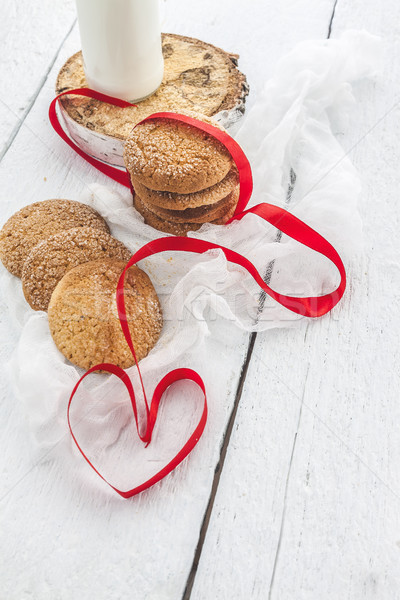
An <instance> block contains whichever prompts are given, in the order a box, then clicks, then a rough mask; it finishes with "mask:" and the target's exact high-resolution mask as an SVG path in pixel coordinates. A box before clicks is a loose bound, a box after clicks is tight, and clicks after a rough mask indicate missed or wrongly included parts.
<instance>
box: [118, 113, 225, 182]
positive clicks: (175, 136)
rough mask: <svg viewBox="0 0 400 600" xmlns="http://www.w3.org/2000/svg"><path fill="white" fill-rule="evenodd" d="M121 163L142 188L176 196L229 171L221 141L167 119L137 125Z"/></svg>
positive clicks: (221, 176)
mask: <svg viewBox="0 0 400 600" xmlns="http://www.w3.org/2000/svg"><path fill="white" fill-rule="evenodd" d="M124 160H125V165H126V168H127V170H128V172H129V174H130V175H131V177H133V178H135V180H137V181H139V182H140V183H142V184H143V185H144V186H146V187H148V188H150V189H151V190H158V191H164V192H165V191H167V192H176V193H179V194H191V193H194V192H198V191H199V190H203V189H204V188H209V187H211V186H213V185H215V184H216V183H218V182H219V181H222V180H223V179H224V178H225V177H226V175H227V174H228V172H229V171H230V169H231V168H232V158H231V156H230V154H229V152H228V151H227V150H226V148H225V147H224V146H223V145H222V144H221V142H219V141H218V140H216V139H215V138H214V137H212V136H211V135H209V134H207V133H205V132H204V131H201V130H199V129H197V128H195V127H193V126H191V125H186V124H185V123H182V122H179V121H173V120H170V119H157V121H145V122H143V123H139V125H137V126H136V127H135V128H134V129H133V131H132V133H131V134H130V136H129V137H128V139H127V141H126V143H125V149H124Z"/></svg>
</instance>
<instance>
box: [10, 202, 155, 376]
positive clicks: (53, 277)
mask: <svg viewBox="0 0 400 600" xmlns="http://www.w3.org/2000/svg"><path fill="white" fill-rule="evenodd" d="M130 257H131V253H130V252H129V250H128V249H127V248H126V247H125V246H124V245H123V244H122V243H121V242H120V241H119V240H117V239H115V238H113V237H112V236H111V235H110V233H109V228H108V225H107V223H106V222H105V221H104V219H103V218H102V217H101V216H100V215H99V214H98V213H97V212H96V211H95V210H93V209H92V208H90V207H89V206H87V205H86V204H81V203H80V202H75V201H73V200H45V201H44V202H35V203H34V204H31V205H29V206H26V207H25V208H23V209H21V210H20V211H18V212H17V213H15V214H14V215H13V216H12V217H10V219H9V220H8V221H7V222H6V223H5V225H4V226H3V228H2V230H1V232H0V259H1V261H2V262H3V264H4V266H5V267H6V268H7V269H8V270H9V271H10V272H11V273H12V274H13V275H16V276H17V277H21V279H22V287H23V292H24V295H25V298H26V300H27V302H28V303H29V305H30V306H31V307H32V308H34V309H35V310H45V311H46V310H48V316H49V325H50V331H51V334H52V336H53V339H54V341H55V343H56V346H57V347H58V349H59V350H60V351H61V352H62V353H63V354H64V356H66V357H67V358H68V359H69V360H70V361H71V362H73V363H74V364H76V365H78V366H79V367H82V368H85V369H88V368H90V367H91V366H93V365H94V364H98V363H101V362H113V363H115V364H118V365H119V366H121V367H122V368H127V367H129V366H131V365H132V364H133V363H134V359H133V356H132V354H131V352H130V350H129V347H128V345H127V343H126V341H125V338H124V335H123V333H122V329H121V326H120V323H119V320H118V317H117V308H116V301H115V295H116V288H117V283H118V279H119V276H120V275H121V273H122V271H123V268H124V267H125V265H126V263H127V261H128V260H129V259H130ZM125 282H126V283H125V297H126V312H127V319H128V322H129V325H130V329H131V335H132V339H133V343H134V345H135V348H136V355H137V357H138V360H140V359H141V358H144V356H146V355H147V354H148V352H149V351H150V350H151V348H152V347H153V346H154V344H155V343H156V341H157V339H158V336H159V334H160V331H161V327H162V316H161V309H160V305H159V302H158V298H157V295H156V292H155V290H154V288H153V286H152V284H151V281H150V279H149V278H148V276H147V275H146V274H145V273H143V271H141V270H140V269H138V267H131V268H130V269H129V271H128V273H127V275H126V280H125Z"/></svg>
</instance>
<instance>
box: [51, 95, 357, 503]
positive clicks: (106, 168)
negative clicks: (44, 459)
mask: <svg viewBox="0 0 400 600" xmlns="http://www.w3.org/2000/svg"><path fill="white" fill-rule="evenodd" d="M65 94H78V95H83V96H88V97H93V98H96V99H98V100H102V101H104V102H109V103H111V104H114V105H116V106H121V107H125V106H132V105H131V104H129V103H127V102H124V101H121V100H116V99H115V98H110V97H109V96H104V95H103V94H99V93H97V92H94V91H93V90H89V89H79V90H71V91H69V92H63V93H62V94H60V95H59V96H57V97H56V98H55V99H54V100H53V102H52V103H51V105H50V110H49V117H50V121H51V124H52V125H53V127H54V129H55V130H56V132H57V133H58V134H59V135H60V136H61V137H62V138H63V139H64V140H65V141H66V142H67V143H68V145H69V146H71V147H72V148H73V149H74V150H75V151H76V152H77V153H78V154H79V155H80V156H82V157H83V158H84V159H85V160H87V161H88V162H89V163H90V164H92V165H93V166H95V167H96V168H97V169H99V170H100V171H101V172H102V173H105V174H106V175H109V177H111V178H112V179H114V180H115V181H118V182H119V183H122V185H125V186H126V187H131V183H130V178H129V175H128V173H126V172H124V171H122V170H120V169H117V168H115V167H111V166H110V165H107V164H105V163H103V162H101V161H99V160H97V159H95V158H93V157H90V156H88V155H87V154H86V153H85V152H84V151H83V150H81V149H80V148H79V147H78V146H77V145H76V144H74V142H72V140H71V139H70V138H69V137H68V136H67V135H66V133H65V132H64V131H63V129H62V127H61V126H60V123H59V121H58V118H57V113H56V103H57V101H58V99H59V98H60V96H63V95H65ZM159 118H167V119H171V120H176V121H181V122H183V123H187V124H189V125H192V126H193V127H196V128H197V129H200V130H202V131H205V132H206V133H208V134H210V135H211V136H213V137H214V138H216V139H217V140H219V141H220V142H221V143H222V144H223V145H224V146H225V147H226V148H227V150H228V151H229V152H230V154H231V156H232V158H233V160H234V162H235V163H236V166H237V168H238V171H239V184H240V194H239V200H238V205H237V208H236V211H235V214H234V216H233V217H232V219H231V220H230V221H229V222H232V221H235V220H241V219H242V218H243V217H244V216H245V215H246V214H249V213H252V214H255V215H257V216H258V217H260V218H261V219H263V220H264V221H267V222H268V223H270V224H271V225H273V226H274V227H277V228H278V229H280V230H281V231H282V232H283V233H285V234H286V235H288V236H289V237H291V238H292V239H294V240H296V241H297V242H299V243H300V244H303V245H305V246H307V247H308V248H310V249H311V250H315V251H316V252H318V253H320V254H322V255H323V256H325V257H326V258H328V259H329V260H330V261H331V262H332V263H333V264H334V265H335V266H336V267H337V269H338V271H339V274H340V283H339V285H338V287H337V288H336V290H335V291H333V292H330V293H329V294H325V295H323V296H310V297H306V298H298V297H295V296H287V295H285V294H280V293H279V292H276V291H275V290H273V289H272V288H271V287H269V286H268V285H267V284H266V283H265V282H264V280H263V278H262V275H261V274H260V273H259V271H258V270H257V269H256V267H255V266H254V265H253V264H252V263H251V262H250V261H249V260H248V259H247V258H245V257H244V256H242V255H241V254H239V253H237V252H235V251H233V250H231V249H229V248H225V247H224V246H220V245H219V244H214V243H211V242H207V241H206V240H201V239H193V238H186V237H161V238H158V239H156V240H153V241H151V242H149V243H147V244H145V245H144V246H142V247H141V248H140V249H139V250H138V251H137V252H135V254H134V255H133V256H132V258H131V259H130V260H129V262H128V264H127V265H126V267H125V269H124V271H123V272H122V274H121V277H120V279H119V282H118V285H117V298H116V299H117V307H118V316H119V320H120V323H121V327H122V331H123V333H124V336H125V339H126V341H127V343H128V345H129V348H130V350H131V352H132V355H133V357H134V359H135V364H136V367H137V370H138V374H139V379H140V384H141V388H142V391H143V395H144V401H145V407H146V416H147V427H146V431H145V433H144V435H143V436H141V435H140V432H139V425H138V417H137V407H136V400H135V394H134V390H133V387H132V383H131V381H130V379H129V377H128V375H127V374H126V372H125V371H124V370H123V369H121V368H120V367H117V366H116V365H112V364H100V365H96V366H94V367H92V368H91V369H90V370H89V371H88V372H87V373H85V375H83V377H81V379H80V380H79V381H78V383H77V384H76V386H75V387H74V389H73V391H72V394H71V397H70V400H69V404H68V425H69V428H70V431H71V435H72V437H73V439H74V441H75V443H76V445H77V447H78V449H79V450H80V452H81V454H82V455H83V457H84V458H85V460H86V461H87V462H88V463H89V465H90V466H91V467H92V468H93V469H94V470H95V471H96V473H97V474H98V475H99V476H100V477H101V478H102V479H103V480H104V481H106V479H105V478H104V477H103V476H102V475H101V474H100V472H99V471H98V470H97V469H96V468H95V467H94V465H93V464H92V463H91V462H90V460H89V459H88V458H87V456H86V455H85V453H84V452H83V450H82V448H81V447H80V446H79V443H78V441H77V439H76V437H75V435H74V433H73V431H72V426H71V422H70V406H71V402H72V399H73V397H74V395H75V393H76V391H77V389H78V387H79V385H80V384H81V382H82V381H83V379H84V378H85V377H87V375H89V374H90V373H93V372H94V371H99V370H102V371H107V372H108V373H112V374H114V375H116V376H117V377H119V379H120V380H121V381H122V383H124V385H125V387H126V389H127V391H128V393H129V396H130V399H131V404H132V409H133V413H134V417H135V421H136V428H137V431H138V435H139V437H140V439H141V440H142V441H143V442H144V443H146V444H149V443H150V442H151V437H152V432H153V428H154V424H155V421H156V418H157V413H158V407H159V403H160V400H161V397H162V395H163V393H164V392H165V390H166V389H167V388H168V387H169V386H170V385H172V384H173V383H174V382H176V381H180V380H183V379H189V380H191V381H193V382H194V383H196V384H197V385H198V386H199V387H200V389H201V390H202V393H203V397H204V404H203V412H202V415H201V417H200V420H199V422H198V424H197V426H196V428H195V430H194V432H193V434H192V435H191V436H190V437H189V439H188V441H187V442H186V443H185V445H184V446H183V448H182V449H181V450H180V451H179V452H178V454H177V455H176V456H175V457H174V458H173V459H172V460H171V461H170V462H169V463H168V464H167V465H166V466H165V467H164V468H163V469H162V470H161V471H160V472H159V473H157V474H156V475H154V476H153V477H152V478H151V479H149V480H148V481H146V482H144V483H142V484H141V485H139V486H137V487H136V488H134V489H132V490H129V491H126V492H123V491H121V490H119V489H117V488H116V487H114V486H113V485H112V484H110V483H109V482H108V481H106V483H108V485H110V486H111V487H112V488H113V489H114V490H115V491H116V492H118V494H120V495H121V496H123V497H124V498H129V497H131V496H134V495H135V494H138V493H139V492H141V491H143V490H145V489H147V488H149V487H150V486H152V485H154V483H156V482H157V481H160V479H162V478H163V477H165V476H166V475H167V474H168V473H170V472H171V471H172V470H173V469H174V468H175V467H176V466H177V465H178V464H179V463H180V462H182V460H183V459H184V458H185V457H186V456H187V455H188V454H189V453H190V452H191V450H192V449H193V448H194V446H195V445H196V444H197V442H198V440H199V438H200V436H201V434H202V433H203V430H204V427H205V424H206V420H207V400H206V392H205V386H204V383H203V380H202V379H201V377H200V376H199V375H198V373H196V372H195V371H192V370H191V369H175V370H174V371H171V372H170V373H168V374H167V375H165V377H163V379H162V380H161V381H160V383H159V384H158V385H157V387H156V389H155V391H154V394H153V398H152V400H151V403H150V405H149V403H148V400H147V397H146V392H145V388H144V384H143V380H142V376H141V373H140V368H139V365H138V362H137V359H136V354H135V348H134V345H133V341H132V337H131V334H130V331H129V325H128V321H127V316H126V310H125V297H124V281H125V274H126V271H127V270H128V269H129V267H131V266H132V265H133V264H136V263H137V262H139V261H140V260H143V259H144V258H148V257H150V256H152V255H154V254H158V253H160V252H165V251H180V252H191V253H197V254H202V253H204V252H207V251H208V250H212V249H216V248H218V249H220V250H222V251H223V253H224V254H225V256H226V259H227V260H228V261H229V262H232V263H234V264H237V265H239V266H241V267H243V268H244V269H245V270H246V271H247V272H248V273H249V274H250V275H251V276H252V277H253V279H254V280H255V281H256V283H257V284H258V285H259V286H260V288H261V289H262V290H263V291H264V292H266V293H267V294H268V295H269V296H271V297H272V298H273V299H274V300H276V301H277V302H278V303H279V304H281V305H282V306H284V307H285V308H287V309H289V310H291V311H292V312H295V313H297V314H300V315H302V316H306V317H320V316H322V315H324V314H326V313H327V312H329V311H330V310H332V308H333V307H334V306H335V305H336V304H337V303H338V302H339V300H340V299H341V297H342V296H343V293H344V290H345V288H346V272H345V269H344V266H343V262H342V260H341V258H340V256H339V254H338V253H337V252H336V250H335V248H334V247H333V246H332V245H331V244H330V243H329V242H328V241H327V240H326V239H325V238H323V237H322V236H321V235H320V234H319V233H317V232H316V231H315V230H314V229H312V228H311V227H309V226H308V225H306V224H305V223H304V222H303V221H301V220H300V219H298V218H297V217H295V216H294V215H292V214H291V213H289V212H287V211H286V210H283V209H282V208H279V207H278V206H274V205H272V204H266V203H263V204H259V205H257V206H254V207H253V208H250V209H248V210H246V211H244V208H245V207H246V205H247V203H248V201H249V199H250V196H251V192H252V176H251V168H250V165H249V162H248V160H247V158H246V156H245V154H244V152H243V150H242V149H241V148H240V146H239V145H238V144H237V143H236V142H235V140H233V139H232V138H231V137H230V136H229V135H228V134H227V133H226V132H225V131H221V130H220V129H218V128H216V127H214V126H212V125H209V124H208V123H204V122H202V121H198V120H197V119H193V118H192V117H187V116H184V115H178V114H176V113H164V112H161V113H155V114H153V115H151V116H149V117H147V118H146V119H144V121H147V120H154V119H159ZM142 122H143V121H142Z"/></svg>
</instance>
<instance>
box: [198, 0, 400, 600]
mask: <svg viewBox="0 0 400 600" xmlns="http://www.w3.org/2000/svg"><path fill="white" fill-rule="evenodd" d="M399 10H400V9H399V7H398V5H397V4H395V2H393V1H391V0H385V1H384V2H382V3H380V4H377V3H375V2H372V1H367V2H361V1H358V0H357V1H356V2H352V1H350V0H339V1H338V3H337V6H336V11H335V17H334V19H333V22H332V35H333V36H334V37H338V36H339V35H340V34H341V33H342V32H343V31H344V30H347V29H350V28H357V29H360V28H361V29H364V28H365V29H367V30H368V31H371V32H372V33H378V34H381V35H383V36H384V38H385V50H386V59H385V64H384V69H383V71H382V73H381V74H380V77H379V78H378V80H377V81H376V82H372V83H371V82H369V83H368V82H364V83H360V84H359V85H358V86H357V96H358V105H357V110H356V111H355V112H354V116H353V118H352V120H351V123H350V125H349V129H348V131H346V132H340V133H341V135H340V140H341V141H343V144H344V147H345V150H346V151H350V156H351V157H352V159H353V161H354V163H355V166H356V167H357V168H358V170H359V171H360V173H361V175H362V180H363V193H362V198H361V204H360V209H361V212H362V216H363V220H364V228H365V256H364V257H361V258H357V259H354V260H353V262H352V263H351V264H349V265H347V268H348V273H349V289H348V291H347V295H346V297H345V300H344V303H343V304H342V306H341V308H340V309H339V310H338V311H336V312H335V313H333V314H331V315H330V316H328V317H326V318H324V319H323V320H320V321H318V322H315V323H313V324H312V325H311V324H310V325H309V326H308V327H305V326H304V325H301V326H300V328H299V329H298V330H296V331H287V332H285V331H281V332H279V331H276V332H268V333H266V334H264V335H261V334H259V335H258V336H257V341H256V344H255V348H254V353H253V359H252V363H251V366H250V369H249V374H248V378H247V381H246V385H245V389H244V393H243V397H242V401H241V406H240V407H239V411H238V417H237V420H236V427H235V429H234V432H233V435H232V439H231V445H230V448H229V450H228V454H227V458H226V462H225V469H224V472H223V474H222V478H221V485H220V488H219V492H218V494H217V497H216V500H215V505H214V511H213V515H212V518H211V522H210V526H209V531H208V536H207V538H206V542H205V551H204V552H203V556H202V560H201V562H200V565H199V571H198V579H197V580H196V582H195V586H194V589H193V594H192V598H193V599H194V600H200V599H202V600H206V599H207V598H209V597H211V590H212V595H213V596H214V597H218V598H221V599H225V598H245V597H251V598H252V599H256V598H260V599H261V598H262V599H264V598H273V599H274V598H277V599H279V600H289V599H293V598H296V599H297V598H307V599H314V598H324V599H332V600H333V599H335V600H337V599H338V598H340V599H343V598H349V599H350V598H351V599H352V600H353V599H359V598H360V599H361V598H391V599H392V598H393V599H397V598H400V591H399V590H400V588H399V569H398V556H399V554H398V553H399V529H400V516H399V515H400V511H399V500H400V489H399V478H398V472H399V468H400V461H399V441H398V440H399V436H398V422H399V417H400V414H399V412H400V409H399V402H398V396H399V395H398V390H399V379H400V373H399V352H398V339H399V334H400V331H399V330H400V320H399V310H398V309H399V301H398V289H399V285H400V269H399V264H398V256H399V250H400V248H399V246H400V242H399V237H398V234H397V232H398V227H399V211H398V208H397V205H396V202H394V201H393V200H394V198H396V197H397V190H398V185H399V176H398V169H397V164H398V161H399V154H400V151H399V147H398V119H397V113H398V109H397V92H396V90H397V81H398V78H399V66H398V60H397V54H398V52H397V46H398V37H399ZM343 134H344V135H343ZM212 549H213V552H212Z"/></svg>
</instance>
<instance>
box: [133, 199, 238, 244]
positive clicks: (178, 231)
mask: <svg viewBox="0 0 400 600" xmlns="http://www.w3.org/2000/svg"><path fill="white" fill-rule="evenodd" d="M133 204H134V207H135V208H136V210H137V211H138V212H139V213H140V214H141V215H142V217H144V222H145V223H147V225H151V227H154V229H158V230H159V231H164V232H165V233H171V234H172V235H179V236H186V235H187V233H188V231H197V230H198V229H200V227H201V226H202V225H203V223H176V222H173V221H167V220H166V219H163V218H160V217H158V216H157V215H156V214H155V213H153V212H151V210H149V209H148V208H147V207H146V206H145V205H144V204H143V202H142V200H141V199H140V198H139V196H138V195H137V194H136V195H135V198H134V200H133ZM234 212H235V206H233V207H232V208H231V209H230V211H229V212H227V213H226V214H225V215H224V216H223V217H221V218H220V219H216V220H215V221H210V222H211V223H213V224H214V225H224V224H225V223H226V222H227V221H229V219H230V218H231V217H233V214H234Z"/></svg>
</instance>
